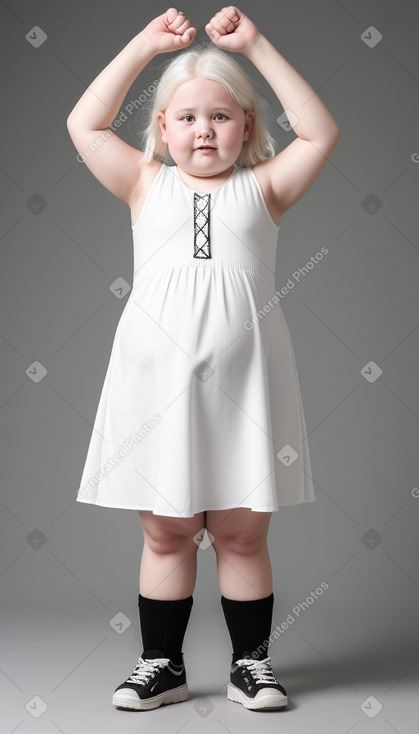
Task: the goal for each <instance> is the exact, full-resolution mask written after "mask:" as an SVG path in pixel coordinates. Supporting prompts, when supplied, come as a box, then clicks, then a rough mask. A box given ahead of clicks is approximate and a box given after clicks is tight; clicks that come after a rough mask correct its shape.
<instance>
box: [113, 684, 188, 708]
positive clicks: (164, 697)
mask: <svg viewBox="0 0 419 734" xmlns="http://www.w3.org/2000/svg"><path fill="white" fill-rule="evenodd" d="M187 699H188V684H187V683H185V684H184V685H183V686H179V687H178V688H171V689H170V691H165V692H164V693H160V694H158V695H157V696H153V697H152V698H147V699H146V700H145V701H141V700H140V699H139V698H138V696H137V694H136V693H135V691H134V690H132V688H120V689H119V691H115V693H114V694H113V697H112V703H113V705H114V706H116V707H117V708H120V709H129V710H134V711H149V710H150V709H156V708H158V707H159V706H163V705H165V704H169V703H179V702H180V701H186V700H187Z"/></svg>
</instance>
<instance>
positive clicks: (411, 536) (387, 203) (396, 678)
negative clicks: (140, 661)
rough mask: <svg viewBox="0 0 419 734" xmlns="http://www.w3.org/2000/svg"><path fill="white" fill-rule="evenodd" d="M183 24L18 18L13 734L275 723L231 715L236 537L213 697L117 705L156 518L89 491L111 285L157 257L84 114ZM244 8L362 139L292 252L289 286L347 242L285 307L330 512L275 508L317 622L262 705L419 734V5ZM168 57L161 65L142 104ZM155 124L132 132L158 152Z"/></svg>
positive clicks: (9, 267)
mask: <svg viewBox="0 0 419 734" xmlns="http://www.w3.org/2000/svg"><path fill="white" fill-rule="evenodd" d="M168 7H170V4H168V3H164V2H155V3H153V4H152V7H149V6H148V5H147V6H144V5H141V4H140V3H138V2H133V1H131V0H119V2H116V1H115V0H101V2H98V1H97V0H95V1H92V2H81V0H75V1H74V2H67V1H66V0H63V2H59V1H56V2H52V0H50V1H49V2H48V1H47V0H45V1H44V2H39V1H37V2H30V1H29V0H26V1H23V0H22V1H20V0H15V1H14V2H12V0H9V2H2V3H1V5H0V24H1V28H2V42H1V45H0V49H1V64H0V71H1V73H0V83H1V98H2V102H3V105H2V108H3V109H2V126H3V133H2V144H3V145H2V156H1V159H2V160H1V171H0V176H1V189H2V204H3V207H2V209H3V210H2V218H1V233H0V236H1V247H2V268H1V275H0V277H1V294H2V309H1V327H0V335H1V345H2V386H1V401H0V407H1V411H0V420H1V425H2V442H1V445H2V457H1V467H2V469H1V473H2V495H1V505H0V522H1V528H0V537H1V564H0V592H1V610H2V611H1V622H2V633H1V634H2V653H1V665H0V687H1V691H2V696H3V698H4V699H5V701H6V702H7V705H6V706H5V705H4V704H3V706H2V725H1V731H2V733H5V734H6V733H7V734H9V732H10V733H11V732H15V731H18V732H19V734H26V733H27V732H30V733H31V734H32V733H33V732H38V731H39V732H42V733H43V734H48V733H49V732H57V731H58V732H64V733H65V734H72V733H73V732H77V733H78V734H79V733H80V732H83V733H84V732H97V731H101V732H103V733H107V732H114V731H115V732H116V731H118V732H121V731H127V732H131V731H138V728H139V727H140V726H145V725H149V724H150V722H151V721H152V724H153V726H154V727H155V731H156V732H157V731H162V732H163V731H164V732H169V733H172V732H173V734H175V732H179V731H182V732H184V731H185V732H196V731H199V732H200V731H208V732H217V731H219V732H238V731H240V732H247V731H250V728H251V727H253V726H254V725H255V723H256V724H257V723H259V721H260V720H258V719H257V718H255V717H257V716H258V714H257V713H255V712H250V711H246V710H245V709H243V708H242V707H241V706H239V705H237V704H233V703H231V702H227V699H226V684H227V680H228V672H229V664H230V660H231V644H230V639H229V636H228V631H227V628H226V625H225V622H224V617H223V615H222V610H221V605H220V591H219V588H218V583H217V577H216V566H215V554H214V552H213V551H212V549H211V546H210V547H209V548H207V549H206V550H203V549H200V550H199V551H198V580H197V585H196V588H195V592H194V606H193V609H192V615H191V619H190V622H189V627H188V630H187V633H186V637H185V643H184V647H183V650H184V653H185V662H186V666H187V676H188V683H189V686H190V698H189V700H188V701H187V702H185V703H183V704H180V705H177V706H166V707H162V708H160V709H158V710H155V711H151V712H140V713H137V714H135V713H134V714H130V713H126V712H122V711H117V710H116V709H114V708H113V707H112V704H111V697H112V693H113V690H114V689H115V687H116V686H117V685H118V684H119V683H120V682H122V681H123V680H124V679H125V678H126V676H127V675H128V673H129V672H131V670H132V667H133V665H134V663H135V661H136V659H137V657H138V655H139V654H140V652H141V649H142V648H141V647H140V645H141V638H140V634H139V626H138V613H137V595H138V571H139V560H140V556H141V549H142V542H143V539H142V534H141V526H140V522H139V518H138V515H137V513H136V512H132V511H131V512H129V511H127V510H110V509H107V508H100V507H94V506H89V505H81V504H78V503H76V500H75V496H76V491H77V488H78V486H79V481H80V477H81V471H82V468H83V463H84V460H85V456H86V452H87V447H88V441H89V438H90V434H91V431H92V426H93V421H94V417H95V412H96V408H97V404H98V400H99V395H100V391H101V387H102V383H103V379H104V376H105V372H106V366H107V362H108V359H109V355H110V350H111V346H112V341H113V335H114V332H115V329H116V326H117V323H118V320H119V318H120V315H121V313H122V310H123V308H124V304H125V302H126V298H124V299H118V298H117V297H115V295H114V294H113V293H112V291H111V290H110V289H109V286H110V284H111V283H112V282H113V281H114V280H115V279H116V278H118V277H123V278H124V279H125V280H127V281H128V282H129V283H131V282H132V279H131V276H132V244H131V228H130V216H129V210H128V208H127V207H126V206H125V205H124V204H123V203H122V202H120V201H119V200H118V199H116V198H115V197H113V196H112V195H111V194H110V193H109V192H108V191H106V189H104V188H103V187H102V186H101V185H100V184H99V183H98V182H97V181H96V180H95V179H94V177H93V176H92V175H91V174H90V172H89V171H88V169H87V168H86V167H85V166H84V165H83V164H80V163H78V162H77V161H76V159H75V156H76V151H75V148H74V146H73V144H72V142H71V140H70V138H69V135H68V133H67V129H66V118H67V115H68V114H69V112H70V111H71V109H72V108H73V106H74V105H75V103H76V102H77V100H78V99H79V98H80V96H81V94H82V93H83V91H84V90H85V88H86V87H87V86H88V85H89V84H90V82H91V81H92V80H93V79H94V77H95V76H96V75H97V74H98V73H99V72H100V71H101V70H102V69H103V68H104V67H105V66H106V65H107V64H108V63H109V61H111V59H112V58H114V56H115V55H116V54H117V53H118V52H119V51H120V50H121V49H122V48H123V46H124V45H125V44H126V43H128V41H129V40H130V39H131V38H132V37H133V36H134V35H135V34H136V33H137V32H139V31H140V30H141V29H142V28H143V27H144V26H145V25H146V24H147V23H148V22H150V20H152V18H154V17H156V16H157V15H160V14H161V13H163V12H165V11H166V10H167V8H168ZM221 7H222V5H221V4H218V3H215V2H212V1H209V2H206V3H202V2H198V3H196V2H187V1H185V2H182V4H181V6H180V7H178V9H182V10H183V11H184V12H185V13H186V14H187V15H188V16H190V17H191V19H192V21H193V23H194V24H195V26H196V27H197V29H198V30H199V34H198V37H201V36H202V35H205V34H204V25H205V23H207V22H208V20H210V18H211V17H212V15H214V14H215V13H216V12H217V11H218V10H220V9H221ZM238 7H239V8H240V9H241V10H243V12H245V13H246V14H247V15H248V16H249V17H250V18H251V19H252V20H253V21H254V22H255V23H256V25H257V26H258V27H259V28H260V30H261V31H262V33H264V34H265V35H266V36H267V37H268V38H269V40H270V41H271V42H272V43H274V45H275V46H276V47H277V48H278V50H279V51H280V52H281V53H282V54H283V55H284V56H285V58H286V59H288V60H289V61H290V62H291V64H293V66H295V67H296V68H297V70H298V71H299V72H300V73H301V74H302V75H303V76H304V78H306V79H307V81H308V82H309V83H310V84H311V85H312V86H313V88H314V89H315V90H316V91H317V92H318V93H319V94H320V96H321V98H322V99H323V100H324V101H325V103H326V105H327V106H328V107H329V109H330V110H331V112H332V114H333V115H334V116H335V118H336V120H337V121H338V124H339V125H340V127H341V131H342V134H341V139H340V141H339V144H338V147H337V149H336V151H335V153H334V155H333V158H332V160H331V162H330V164H329V165H328V166H327V167H326V169H325V170H324V172H323V173H322V175H321V176H320V178H319V179H318V180H317V182H316V183H315V184H314V186H313V187H312V188H311V189H310V191H309V192H308V193H307V194H306V195H305V196H304V197H303V198H302V199H301V200H300V201H299V202H298V203H297V204H296V205H295V206H294V207H292V208H291V209H290V210H289V211H288V212H287V213H286V215H285V216H284V217H283V218H282V222H281V230H280V235H279V245H278V261H277V288H278V289H279V288H280V287H282V286H283V285H284V284H285V283H286V282H287V280H288V279H289V278H290V277H292V274H293V273H294V272H295V271H296V270H298V268H301V267H303V266H304V265H305V264H306V262H307V261H308V260H310V257H311V256H314V255H315V254H316V253H317V252H318V251H319V250H320V248H321V247H323V246H325V247H327V248H328V250H329V253H328V254H327V256H325V258H324V259H323V260H322V261H321V262H320V263H318V264H317V265H316V266H315V267H314V268H313V269H312V270H311V271H310V273H309V274H308V275H305V276H303V277H302V278H301V280H300V282H299V283H298V285H297V286H296V287H294V289H293V290H292V291H291V292H290V293H289V294H288V295H287V296H286V297H285V298H284V299H283V301H282V308H283V311H284V314H285V317H286V319H287V323H288V325H289V328H290V332H291V336H292V340H293V345H294V350H295V355H296V361H297V368H298V374H299V378H300V384H301V391H302V396H303V405H304V410H305V416H306V422H307V430H308V440H309V446H310V451H311V459H312V468H313V478H314V481H315V491H316V497H317V501H316V502H315V503H313V504H310V505H300V506H293V507H286V508H283V509H281V510H280V511H279V512H277V513H274V514H273V516H272V520H271V526H270V533H269V547H270V553H271V559H272V566H273V573H274V598H275V603H274V617H273V627H275V626H276V625H279V624H281V623H282V622H283V621H284V620H286V618H287V616H288V615H290V614H291V615H293V617H294V622H293V623H292V624H291V625H290V627H289V629H288V630H287V631H285V632H283V634H282V635H281V636H280V638H279V639H278V640H276V641H273V642H272V644H271V647H270V655H271V656H272V660H273V665H274V667H275V669H276V671H277V673H278V675H279V677H280V680H282V682H283V683H284V685H285V686H286V688H287V689H288V692H289V696H290V705H289V708H288V710H287V711H283V712H274V713H266V714H265V715H264V714H263V713H260V714H259V716H260V717H263V723H262V721H260V723H261V724H262V725H263V727H264V731H267V732H270V731H276V730H277V729H278V728H279V727H281V731H283V732H298V733H299V734H301V732H309V734H311V733H312V732H333V733H334V734H340V733H342V734H344V733H346V732H349V731H350V732H353V734H360V733H361V732H374V733H375V732H380V734H387V733H388V734H390V733H391V732H399V733H400V734H408V732H413V731H416V723H415V722H416V721H417V717H418V706H417V702H416V701H415V698H414V696H413V691H414V687H415V688H416V689H417V677H418V672H419V664H418V662H419V645H418V634H417V618H418V617H417V615H418V598H419V589H418V584H419V573H418V567H417V557H418V556H417V553H418V543H417V521H418V512H419V499H418V494H419V492H418V491H417V487H418V473H417V468H418V464H417V454H418V414H419V391H418V380H417V371H418V369H417V364H418V362H417V352H418V336H419V330H418V295H417V294H418V287H417V283H418V277H417V274H418V253H419V242H418V235H417V200H418V176H419V140H418V136H417V131H418V107H419V103H418V91H419V88H418V85H419V58H418V54H417V27H418V23H419V10H418V6H417V4H416V3H415V2H414V1H413V0H410V2H409V1H408V2H405V1H403V0H385V1H383V0H368V1H366V0H352V1H351V2H349V1H346V2H345V1H343V0H342V2H337V1H336V0H325V1H324V2H323V1H319V2H310V1H309V0H294V1H293V2H291V0H288V2H282V3H276V2H273V1H272V2H267V1H266V0H263V1H262V2H258V3H254V2H250V0H242V2H241V3H240V4H239V6H238ZM34 26H40V27H41V28H42V29H43V30H44V31H45V33H46V34H47V39H46V41H45V42H44V43H43V44H42V45H41V46H39V48H35V47H33V46H32V44H31V43H30V42H29V41H28V40H27V39H26V34H28V33H29V32H30V30H31V29H32V28H33V27H34ZM369 26H374V27H375V28H377V29H378V30H379V31H380V33H381V34H382V36H383V38H382V39H381V41H380V42H379V43H378V44H377V45H375V47H374V48H370V47H368V46H367V45H366V43H365V42H364V41H363V40H362V36H363V34H364V32H365V31H366V29H367V28H369ZM168 58H169V57H168V56H167V55H164V54H162V55H158V56H157V57H155V58H154V59H153V60H152V62H151V63H150V64H149V66H148V67H147V68H146V69H145V70H144V71H143V72H142V73H141V74H140V76H139V77H138V79H137V80H136V82H135V83H134V85H133V86H132V88H131V90H130V92H129V94H128V95H127V98H126V101H125V102H124V104H126V103H127V102H129V101H130V100H131V99H135V98H136V97H138V96H139V95H140V94H141V93H142V92H143V91H144V90H145V89H147V88H148V87H149V85H150V84H151V83H152V82H153V80H155V79H156V78H158V76H159V65H160V64H161V63H162V62H165V61H167V60H168ZM238 60H239V61H241V63H243V65H244V66H245V67H246V65H247V63H248V62H247V60H246V59H245V58H244V57H241V59H238ZM248 68H249V73H250V74H251V77H252V80H253V81H254V83H255V85H256V86H257V88H258V90H259V91H260V93H261V94H263V95H264V97H265V98H266V100H268V102H269V104H270V107H271V110H272V120H271V121H270V125H271V128H272V129H271V132H272V134H273V135H274V137H275V138H276V139H277V141H278V150H280V149H282V148H283V147H285V146H286V145H287V144H288V143H289V142H290V141H291V139H293V138H294V133H292V132H291V133H287V132H285V131H284V130H283V129H282V128H281V127H280V125H278V124H277V123H276V122H275V120H276V118H277V117H278V116H279V115H280V114H281V113H282V111H283V110H282V107H281V105H280V103H279V102H278V100H277V99H276V97H275V94H274V93H273V91H272V90H271V89H270V87H269V85H268V84H267V82H266V81H265V80H264V78H263V77H262V76H261V75H260V74H259V72H258V71H257V70H256V69H255V68H254V67H252V65H251V64H248ZM140 117H141V116H140ZM138 119H140V118H137V116H136V115H132V116H131V117H130V119H129V121H128V122H126V123H124V125H123V126H122V127H121V128H120V133H119V134H120V135H121V136H122V137H123V138H124V139H125V140H126V141H127V142H130V143H131V144H132V145H138V139H137V138H136V137H135V134H134V131H135V129H136V126H138ZM368 197H369V198H368ZM370 201H372V207H370V208H369V207H368V203H369V202H370ZM371 360H372V361H374V362H375V363H376V364H377V365H378V366H379V367H380V369H381V370H382V375H381V376H380V377H378V379H376V380H375V381H374V382H373V383H371V382H369V381H367V379H366V378H365V377H364V375H363V368H364V367H365V365H367V364H368V363H369V362H370V361H371ZM36 361H39V362H40V363H41V364H42V365H44V367H45V368H46V370H47V374H46V375H45V376H44V377H43V379H42V380H40V381H39V382H37V383H35V382H34V381H33V380H32V379H31V377H30V375H28V374H27V372H26V371H27V370H28V369H29V370H30V368H31V365H32V364H33V363H34V362H36ZM415 490H416V491H415ZM415 559H416V560H415ZM322 582H325V583H326V584H328V589H327V590H326V591H325V592H324V593H323V595H322V596H320V597H319V598H318V599H316V600H315V601H314V603H312V604H311V606H310V607H309V608H307V609H305V610H304V611H301V612H300V616H299V617H297V616H296V614H295V613H293V610H294V608H295V607H298V605H299V604H301V603H302V602H303V601H305V600H306V599H307V597H309V596H310V595H312V592H313V591H314V590H315V589H316V587H319V586H320V584H321V583H322ZM311 599H313V597H311ZM298 608H299V609H301V607H298ZM120 613H122V614H123V615H124V616H119V617H117V618H116V620H115V619H114V617H115V615H118V614H120ZM121 620H122V623H121V624H120V625H119V626H118V622H121ZM129 623H130V624H129ZM128 624H129V626H126V625H128ZM415 684H416V686H415ZM371 696H373V697H374V698H375V699H377V701H378V702H379V703H380V704H381V706H382V709H381V710H380V711H379V712H378V713H376V711H377V707H378V708H379V705H378V704H377V702H376V701H375V700H371V699H370V700H369V701H368V699H369V697H371ZM365 701H367V703H366V704H365V703H364V702H365ZM368 705H369V706H370V708H368ZM372 714H374V715H372ZM278 717H279V718H278Z"/></svg>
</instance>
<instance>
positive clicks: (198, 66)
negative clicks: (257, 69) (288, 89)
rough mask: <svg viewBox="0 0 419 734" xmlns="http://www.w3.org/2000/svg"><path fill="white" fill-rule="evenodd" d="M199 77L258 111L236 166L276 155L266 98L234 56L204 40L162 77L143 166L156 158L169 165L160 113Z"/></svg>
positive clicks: (146, 137) (180, 56)
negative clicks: (266, 116)
mask: <svg viewBox="0 0 419 734" xmlns="http://www.w3.org/2000/svg"><path fill="white" fill-rule="evenodd" d="M197 77H204V78H206V79H213V80H214V81H217V82H220V84H222V85H223V87H224V88H225V89H226V90H227V92H229V93H230V94H231V95H232V96H233V97H234V99H235V100H236V101H237V102H238V104H239V105H240V106H241V107H242V108H243V109H244V110H245V111H246V112H247V111H248V110H253V111H254V113H255V119H254V122H253V126H252V130H251V133H250V136H249V139H248V140H246V141H244V142H243V146H242V149H241V152H240V155H239V157H238V158H237V160H236V161H235V163H236V165H238V166H240V167H243V168H244V167H248V166H253V165H255V164H256V163H259V162H260V161H264V160H267V159H268V158H273V156H274V155H275V148H274V145H275V143H276V141H275V139H274V138H273V137H272V136H271V135H270V133H269V130H268V127H267V124H266V122H265V119H264V109H266V112H268V110H269V107H268V105H267V104H266V102H265V100H264V98H263V97H261V96H260V95H259V94H258V93H257V92H256V90H255V89H254V87H253V85H252V83H251V81H250V80H249V78H248V76H247V75H246V73H245V72H244V70H243V69H242V68H241V66H240V65H239V64H238V63H237V61H235V60H234V59H233V58H232V57H231V55H229V54H228V53H226V52H225V51H222V50H221V49H219V48H217V47H215V46H214V45H211V46H207V45H205V44H204V43H202V44H201V47H200V48H196V47H195V48H194V49H190V50H188V49H186V50H185V51H183V52H182V53H179V54H177V55H176V56H175V58H173V59H172V60H171V61H170V62H169V63H168V65H167V67H166V69H165V71H164V72H163V74H162V76H161V78H160V81H159V84H158V86H157V89H156V90H155V93H154V96H153V97H152V102H151V110H150V113H149V118H148V125H147V127H146V128H145V130H144V132H143V133H142V136H143V139H144V140H145V153H144V156H143V158H142V159H141V165H145V164H147V163H150V162H151V161H152V160H153V158H156V159H160V160H161V161H162V162H163V163H166V164H167V165H170V160H171V156H170V153H169V150H168V146H167V143H164V142H163V140H162V138H161V132H160V127H159V123H158V121H157V113H158V112H159V111H162V112H164V111H165V110H166V108H167V106H168V105H169V103H170V100H171V99H172V97H173V95H174V93H175V91H176V89H177V87H178V86H179V84H182V82H186V81H189V80H190V79H195V78H197Z"/></svg>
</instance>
